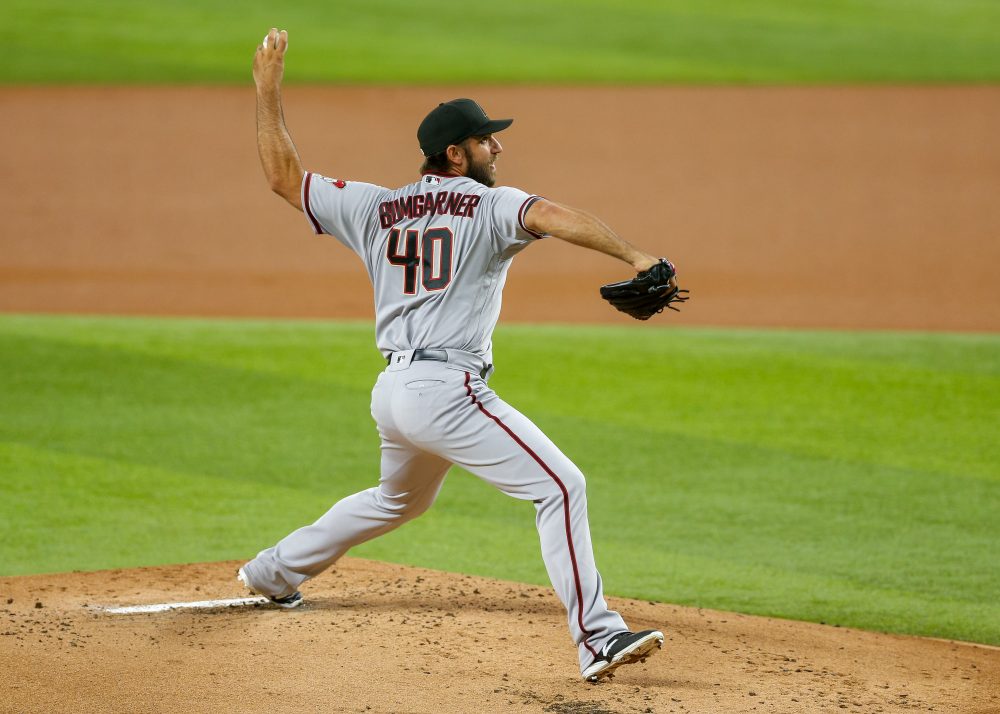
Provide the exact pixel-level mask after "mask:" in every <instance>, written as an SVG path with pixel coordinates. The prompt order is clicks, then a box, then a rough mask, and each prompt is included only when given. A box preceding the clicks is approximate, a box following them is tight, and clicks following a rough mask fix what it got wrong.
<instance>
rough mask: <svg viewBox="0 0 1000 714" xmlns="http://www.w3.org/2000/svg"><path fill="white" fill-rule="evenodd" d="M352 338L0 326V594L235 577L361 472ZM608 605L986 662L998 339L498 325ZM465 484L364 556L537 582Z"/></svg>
mask: <svg viewBox="0 0 1000 714" xmlns="http://www.w3.org/2000/svg"><path fill="white" fill-rule="evenodd" d="M372 342H373V335H372V327H371V326H370V325H369V324H366V323H322V322H291V321H290V322H242V321H207V320H206V321H198V320H141V319H104V318H102V319H85V318H72V317H20V316H0V574H3V575H14V574H24V573H37V572H55V571H66V570H76V569H82V570H86V569H99V568H110V567H128V566H139V565H152V564H160V563H173V562H193V561H214V560H221V559H237V558H246V557H250V556H252V555H253V554H255V553H256V552H257V550H259V549H260V548H262V547H266V546H268V545H270V544H272V542H273V541H275V540H277V539H278V538H279V537H281V536H283V535H284V534H285V533H286V532H288V531H290V530H292V529H294V528H296V527H298V526H299V525H303V524H305V523H307V522H310V521H311V520H313V519H314V518H315V517H317V516H319V515H320V514H321V513H323V512H324V511H325V510H326V508H327V507H328V506H329V505H330V504H331V503H332V502H334V501H335V500H337V499H338V498H340V497H341V496H344V495H347V494H348V493H351V492H354V491H356V490H360V489H362V488H366V487H369V486H371V485H373V484H374V483H375V480H376V465H377V444H378V442H377V437H376V434H375V430H374V425H373V423H372V422H371V420H370V418H369V415H368V402H369V392H370V386H371V384H372V382H373V380H374V377H375V376H376V374H377V372H378V371H379V369H380V368H381V367H382V361H381V358H380V357H379V355H378V353H377V352H376V351H375V350H374V348H373V344H372ZM496 358H497V361H498V362H499V369H498V372H497V374H496V376H495V377H494V379H493V380H492V382H491V384H492V386H494V387H495V388H496V389H497V390H498V391H499V392H500V393H501V394H503V395H504V396H505V397H506V398H507V399H508V400H509V401H511V402H513V403H514V404H516V405H517V406H519V407H520V408H521V409H522V410H523V411H525V412H526V413H527V414H529V415H530V416H531V417H532V418H533V419H534V420H535V421H536V422H537V423H538V424H539V425H540V426H541V427H542V428H543V429H545V430H546V431H547V432H548V433H549V434H550V435H551V436H552V437H553V439H554V440H555V441H556V442H557V443H558V444H559V445H560V446H561V447H562V448H563V450H564V451H565V452H566V453H567V454H569V455H570V456H571V457H572V458H573V459H574V460H576V461H577V463H579V464H580V466H581V467H582V468H583V469H584V471H585V472H586V473H587V475H588V483H589V486H588V488H589V494H590V504H591V520H592V527H593V532H594V539H595V544H596V549H597V555H598V560H599V563H600V565H601V568H602V572H603V575H604V578H605V583H606V585H607V588H608V590H609V592H610V593H612V594H618V595H627V596H634V597H640V598H646V599H653V600H661V601H669V602H676V603H684V604H690V605H698V606H704V607H713V608H723V609H732V610H738V611H742V612H748V613H759V614H767V615H777V616H784V617H792V618H800V619H806V620H814V621H823V622H829V623H837V624H841V625H849V626H856V627H865V628H870V629H876V630H887V631H893V632H907V633H917V634H924V635H934V636H941V637H954V638H960V639H965V640H976V641H980V642H987V643H992V644H1000V604H998V601H997V598H996V593H997V592H1000V567H998V565H997V564H998V563H1000V519H998V518H997V513H998V512H1000V468H998V464H1000V446H998V440H997V439H996V426H997V424H998V423H1000V337H998V336H961V335H923V334H883V333H867V334H855V333H836V332H827V333H822V332H784V331H736V330H733V331H724V330H708V329H696V330H680V329H662V328H660V329H658V328H655V327H650V326H647V325H642V326H636V327H635V328H612V327H591V328H579V327H574V328H572V329H571V328H562V327H527V326H514V327H505V328H502V329H501V330H499V331H498V333H497V339H496ZM533 524H534V512H533V509H532V508H531V505H530V504H524V503H522V502H519V501H515V500H513V499H508V498H506V497H504V496H503V495H501V494H499V493H497V492H494V491H493V490H492V489H491V488H490V487H488V486H486V485H484V484H483V483H481V482H479V481H478V480H477V479H475V478H474V477H472V476H470V475H469V474H466V473H464V472H459V471H453V472H452V474H451V475H450V476H449V478H448V480H447V482H446V484H445V488H444V491H443V493H442V496H441V498H440V500H439V502H438V503H437V504H436V505H435V507H434V508H433V509H431V511H430V512H429V513H428V514H427V515H425V516H424V517H423V518H421V519H419V520H417V521H415V522H413V523H411V524H408V525H407V526H405V527H404V528H402V529H401V530H399V531H396V532H394V533H392V534H390V535H388V536H386V537H384V538H382V539H379V540H377V541H373V542H372V543H369V544H367V545H365V546H363V547H361V548H359V549H357V550H356V551H354V552H353V554H355V555H360V556H367V557H372V558H378V559H385V560H391V561H394V562H400V563H410V564H416V565H422V566H427V567H433V568H438V569H442V570H452V571H462V572H470V573H477V574H483V575H491V576H497V577H501V578H510V579H516V580H521V581H528V582H534V583H546V582H547V580H546V576H545V572H544V569H543V567H542V563H541V558H540V556H539V554H538V545H537V538H536V534H535V531H534V527H533Z"/></svg>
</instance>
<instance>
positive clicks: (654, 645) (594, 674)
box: [583, 630, 663, 682]
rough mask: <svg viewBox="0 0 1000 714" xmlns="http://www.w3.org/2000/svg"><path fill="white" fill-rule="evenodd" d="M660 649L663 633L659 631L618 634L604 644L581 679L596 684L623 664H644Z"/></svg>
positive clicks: (612, 674) (611, 674)
mask: <svg viewBox="0 0 1000 714" xmlns="http://www.w3.org/2000/svg"><path fill="white" fill-rule="evenodd" d="M661 647H663V633H662V632H660V631H659V630H643V631H642V632H628V631H625V632H619V633H618V634H617V635H614V636H613V637H612V638H611V639H610V640H608V641H607V643H605V645H604V647H602V648H601V652H600V654H599V655H598V657H597V659H595V660H594V661H593V663H592V664H591V665H590V666H589V667H587V669H585V670H583V678H584V679H585V680H587V681H588V682H597V681H599V680H600V679H601V678H602V677H609V678H610V677H612V676H614V671H615V670H616V669H618V668H619V667H621V666H622V665H623V664H633V663H634V662H645V661H646V658H647V657H649V655H650V654H652V652H653V651H654V650H658V649H660V648H661Z"/></svg>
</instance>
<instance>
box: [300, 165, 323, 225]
mask: <svg viewBox="0 0 1000 714" xmlns="http://www.w3.org/2000/svg"><path fill="white" fill-rule="evenodd" d="M311 184H312V174H311V173H310V172H308V171H306V176H305V179H304V180H303V182H302V209H303V210H304V211H305V213H306V216H308V218H309V222H310V223H311V224H312V229H313V233H316V234H317V235H321V234H323V233H325V232H326V231H324V230H323V226H321V225H320V224H319V221H317V220H316V216H315V214H313V212H312V208H311V207H310V206H309V187H310V185H311Z"/></svg>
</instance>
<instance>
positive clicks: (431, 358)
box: [385, 350, 448, 364]
mask: <svg viewBox="0 0 1000 714" xmlns="http://www.w3.org/2000/svg"><path fill="white" fill-rule="evenodd" d="M410 361H411V362H447V361H448V351H447V350H413V356H412V357H410ZM385 363H386V364H392V355H391V354H390V355H389V356H388V357H386V358H385Z"/></svg>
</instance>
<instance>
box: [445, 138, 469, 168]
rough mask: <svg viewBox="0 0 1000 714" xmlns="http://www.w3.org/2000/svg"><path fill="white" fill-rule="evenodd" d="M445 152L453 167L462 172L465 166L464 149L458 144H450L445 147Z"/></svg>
mask: <svg viewBox="0 0 1000 714" xmlns="http://www.w3.org/2000/svg"><path fill="white" fill-rule="evenodd" d="M445 153H446V154H447V155H448V162H449V163H450V164H454V165H455V168H457V169H459V170H461V171H463V172H464V171H465V168H466V166H465V164H466V159H465V150H464V149H463V148H462V147H461V146H459V145H458V144H452V145H451V146H449V147H448V148H447V149H445Z"/></svg>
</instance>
